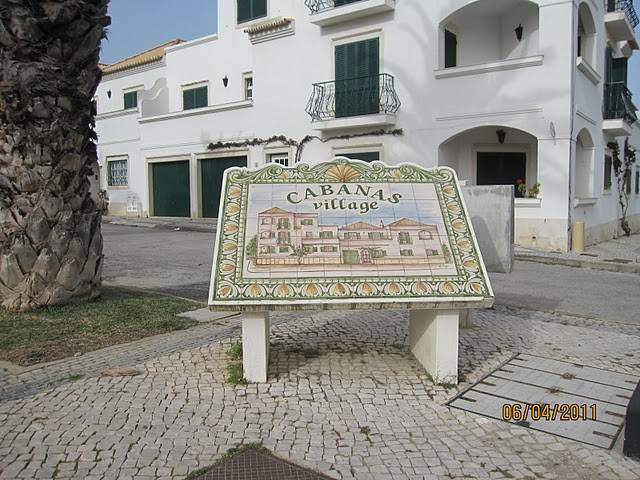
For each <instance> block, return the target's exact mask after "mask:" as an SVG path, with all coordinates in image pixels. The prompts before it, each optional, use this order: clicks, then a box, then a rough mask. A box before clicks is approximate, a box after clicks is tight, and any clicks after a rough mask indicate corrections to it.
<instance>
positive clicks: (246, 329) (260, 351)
mask: <svg viewBox="0 0 640 480" xmlns="http://www.w3.org/2000/svg"><path fill="white" fill-rule="evenodd" d="M270 331H271V319H270V318H269V313H268V312H258V313H245V314H243V315H242V365H243V369H244V378H245V379H246V380H247V381H248V382H258V383H264V382H266V381H267V370H268V368H269V333H270Z"/></svg>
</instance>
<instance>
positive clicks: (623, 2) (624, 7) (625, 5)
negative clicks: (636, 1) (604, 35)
mask: <svg viewBox="0 0 640 480" xmlns="http://www.w3.org/2000/svg"><path fill="white" fill-rule="evenodd" d="M607 11H608V12H619V11H622V12H624V13H626V14H627V18H628V19H629V23H631V27H633V28H636V27H637V26H638V23H640V19H638V12H636V9H635V7H634V6H633V0H607Z"/></svg>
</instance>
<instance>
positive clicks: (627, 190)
mask: <svg viewBox="0 0 640 480" xmlns="http://www.w3.org/2000/svg"><path fill="white" fill-rule="evenodd" d="M626 178H627V180H626V182H625V185H624V187H625V191H626V192H627V195H631V181H632V178H631V169H629V170H627V175H626Z"/></svg>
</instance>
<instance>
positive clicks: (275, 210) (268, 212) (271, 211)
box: [258, 207, 292, 215]
mask: <svg viewBox="0 0 640 480" xmlns="http://www.w3.org/2000/svg"><path fill="white" fill-rule="evenodd" d="M283 213H287V214H290V213H292V212H287V211H286V210H283V209H281V208H280V207H272V208H270V209H269V210H265V211H264V212H260V213H259V214H258V215H274V214H283Z"/></svg>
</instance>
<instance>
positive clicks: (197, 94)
mask: <svg viewBox="0 0 640 480" xmlns="http://www.w3.org/2000/svg"><path fill="white" fill-rule="evenodd" d="M208 105H209V98H208V88H207V87H198V88H190V89H188V90H184V91H183V92H182V108H183V109H184V110H191V109H193V108H202V107H206V106H208Z"/></svg>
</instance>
